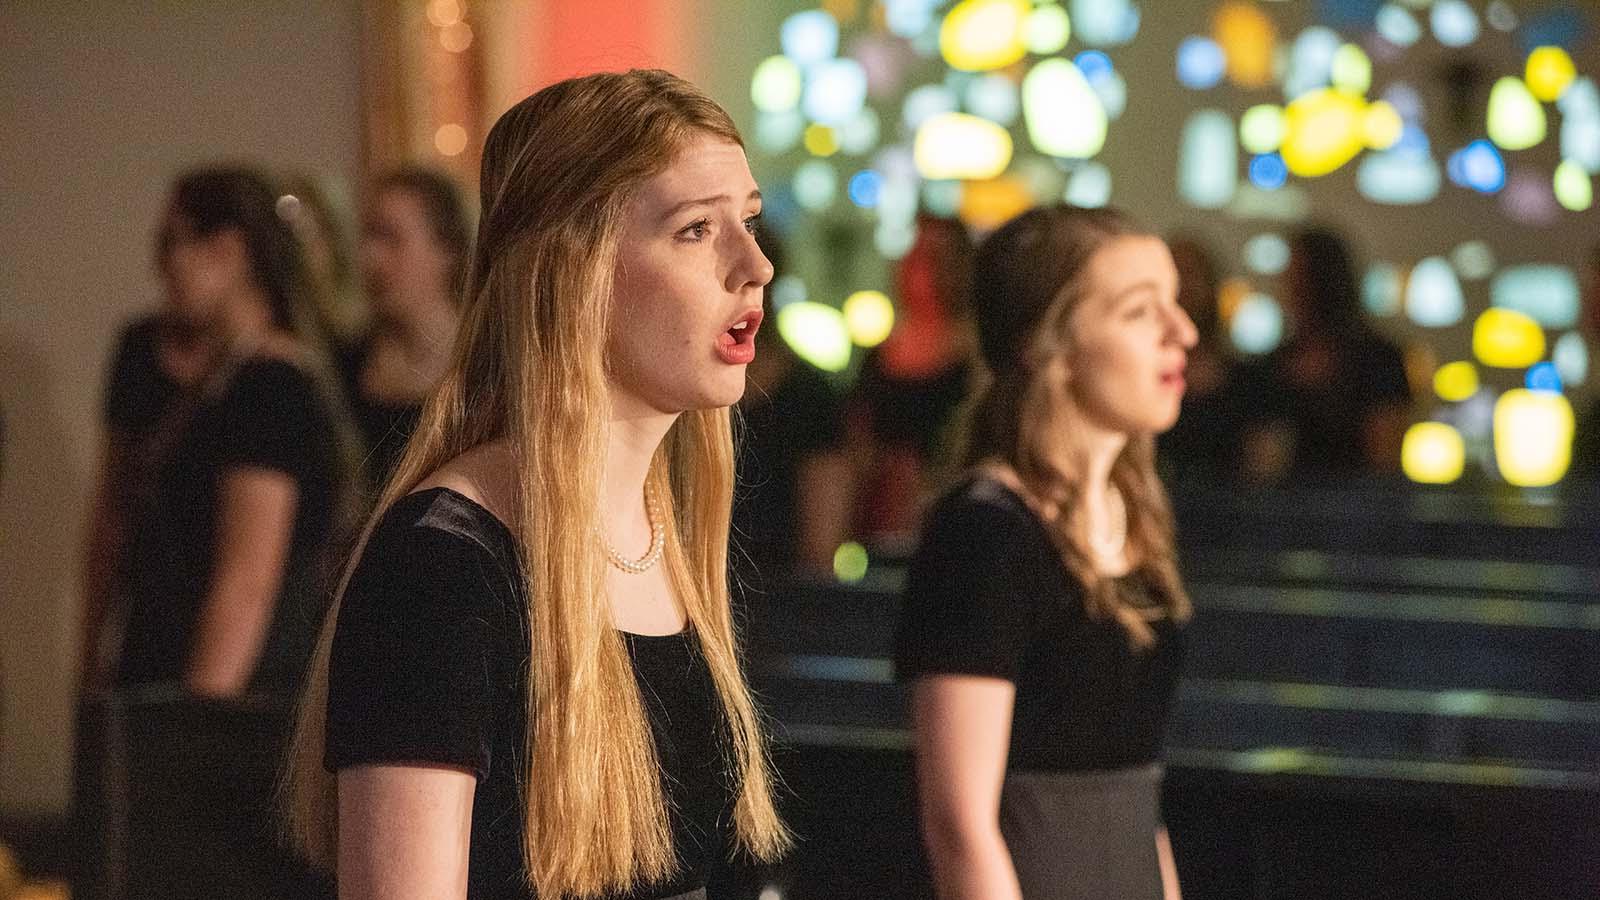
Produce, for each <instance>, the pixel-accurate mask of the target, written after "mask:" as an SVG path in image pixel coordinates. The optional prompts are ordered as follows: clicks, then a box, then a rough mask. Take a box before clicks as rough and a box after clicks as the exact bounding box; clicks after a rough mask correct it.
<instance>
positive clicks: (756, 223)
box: [744, 213, 761, 234]
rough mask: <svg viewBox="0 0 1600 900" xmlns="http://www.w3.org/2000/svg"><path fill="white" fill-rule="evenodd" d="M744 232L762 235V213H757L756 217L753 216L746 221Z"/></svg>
mask: <svg viewBox="0 0 1600 900" xmlns="http://www.w3.org/2000/svg"><path fill="white" fill-rule="evenodd" d="M744 230H745V231H748V232H750V233H751V234H760V233H761V214H760V213H756V214H755V215H753V216H751V217H750V218H748V219H745V220H744Z"/></svg>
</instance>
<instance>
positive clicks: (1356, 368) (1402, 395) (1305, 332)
mask: <svg viewBox="0 0 1600 900" xmlns="http://www.w3.org/2000/svg"><path fill="white" fill-rule="evenodd" d="M1289 248H1290V249H1289V267H1288V270H1287V272H1286V273H1285V285H1284V291H1283V306H1284V319H1285V324H1286V331H1287V334H1288V338H1287V340H1286V341H1285V342H1284V344H1283V345H1282V346H1280V347H1279V348H1278V349H1277V350H1275V351H1273V352H1272V353H1271V354H1269V355H1268V356H1267V357H1266V358H1265V359H1263V360H1260V361H1258V362H1255V363H1252V364H1250V365H1248V366H1245V367H1243V368H1242V369H1241V371H1240V373H1239V376H1240V377H1239V384H1240V388H1239V403H1240V409H1241V410H1242V411H1243V423H1242V431H1241V440H1240V447H1241V451H1240V465H1241V466H1242V472H1241V474H1242V475H1243V476H1244V477H1245V479H1246V480H1248V481H1252V482H1257V483H1277V482H1283V481H1285V480H1293V481H1295V482H1300V483H1303V482H1306V481H1322V480H1327V479H1329V478H1346V477H1350V476H1355V475H1359V474H1363V473H1366V474H1373V473H1381V474H1387V473H1394V472H1398V471H1399V470H1400V445H1401V443H1402V441H1403V440H1404V438H1405V432H1406V427H1407V426H1408V425H1409V424H1410V415H1411V402H1412V398H1411V390H1410V385H1409V384H1408V383H1407V380H1406V372H1405V363H1404V359H1403V358H1402V356H1401V352H1400V350H1399V348H1398V347H1396V346H1395V345H1394V344H1393V343H1391V342H1390V341H1389V340H1388V339H1387V338H1385V337H1383V336H1382V335H1380V334H1379V333H1378V332H1377V331H1376V330H1375V329H1373V328H1372V326H1371V325H1370V324H1368V322H1367V321H1366V319H1365V318H1364V316H1363V313H1362V309H1361V293H1360V284H1359V282H1358V280H1357V277H1356V268H1355V264H1354V262H1353V261H1352V259H1351V257H1350V251H1349V248H1348V247H1347V246H1346V244H1345V241H1344V239H1343V238H1342V237H1340V236H1339V235H1338V234H1337V233H1335V232H1333V231H1332V230H1329V229H1326V228H1308V229H1305V230H1303V231H1300V232H1298V233H1296V234H1295V235H1293V236H1292V237H1291V238H1290V241H1289Z"/></svg>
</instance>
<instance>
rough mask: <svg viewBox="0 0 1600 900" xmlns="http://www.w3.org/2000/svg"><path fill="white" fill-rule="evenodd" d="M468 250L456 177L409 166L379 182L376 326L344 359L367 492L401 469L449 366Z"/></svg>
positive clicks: (368, 269) (373, 238) (370, 262)
mask: <svg viewBox="0 0 1600 900" xmlns="http://www.w3.org/2000/svg"><path fill="white" fill-rule="evenodd" d="M471 243H472V218H471V216H470V215H469V213H468V210H467V205H466V203H465V201H464V200H463V199H462V196H461V190H460V188H458V187H457V186H456V183H455V182H454V181H453V180H451V178H450V177H449V176H447V175H445V174H443V173H442V172H437V171H435V170H432V169H424V168H404V169H397V170H395V171H393V172H390V173H388V174H387V175H384V176H383V177H381V178H379V179H378V180H377V182H376V183H375V184H374V185H373V187H372V193H371V198H370V199H369V201H368V203H367V209H366V213H365V216H364V220H363V223H362V228H361V272H362V277H363V280H364V282H365V284H366V290H367V298H368V302H369V303H370V304H371V307H370V328H369V330H368V331H367V333H366V335H365V337H364V338H363V339H362V340H361V341H360V342H358V343H356V344H355V345H353V346H352V347H351V348H350V349H349V350H348V351H347V352H346V353H345V354H343V356H342V358H341V360H340V370H341V372H342V374H343V376H344V381H345V390H346V393H347V394H348V396H349V398H350V404H351V407H352V411H353V412H354V414H355V418H356V423H357V425H358V426H359V427H360V429H361V433H362V436H363V437H364V438H365V439H366V450H367V457H366V460H365V463H364V465H363V474H364V475H365V477H366V484H367V488H368V490H369V491H377V490H378V489H380V488H381V487H382V485H383V483H384V482H385V481H386V480H387V479H388V477H389V475H390V473H392V472H393V471H394V467H395V463H396V462H397V461H398V460H399V458H400V452H401V451H402V450H404V449H405V446H406V441H407V440H409V439H410V438H411V432H412V431H413V430H415V429H416V426H417V419H418V417H419V416H420V415H421V413H422V403H423V401H424V400H425V399H427V397H428V395H430V394H431V393H433V388H434V386H435V385H437V384H438V382H439V379H440V378H441V377H443V375H444V373H445V370H446V369H448V368H449V366H450V360H451V352H452V350H453V348H454V345H455V336H456V326H457V324H458V321H459V317H460V311H459V304H460V296H461V294H460V287H461V284H462V279H463V278H464V276H465V270H466V265H467V259H468V254H469V252H470V250H471Z"/></svg>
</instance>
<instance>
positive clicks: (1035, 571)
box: [895, 206, 1196, 900]
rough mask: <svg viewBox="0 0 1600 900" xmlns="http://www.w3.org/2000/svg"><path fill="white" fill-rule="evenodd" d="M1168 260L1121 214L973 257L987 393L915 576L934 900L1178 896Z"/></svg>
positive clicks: (908, 599)
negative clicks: (1169, 826)
mask: <svg viewBox="0 0 1600 900" xmlns="http://www.w3.org/2000/svg"><path fill="white" fill-rule="evenodd" d="M1177 296H1178V276H1177V270H1176V269H1175V267H1174V265H1173V262H1172V257H1171V255H1170V253H1169V252H1168V250H1167V247H1166V245H1165V244H1163V243H1162V241H1161V239H1160V238H1159V237H1156V236H1154V235H1153V234H1151V233H1150V232H1148V231H1145V230H1143V229H1141V228H1140V227H1138V226H1137V225H1135V224H1133V223H1132V222H1131V221H1129V220H1128V219H1127V218H1126V217H1125V216H1124V215H1122V214H1121V213H1119V212H1117V211H1115V210H1111V209H1097V210H1086V209H1077V208H1074V207H1070V206H1054V207H1045V208H1039V209H1034V210H1032V211H1030V212H1027V213H1024V214H1022V215H1021V216H1019V217H1018V218H1016V219H1014V220H1012V221H1011V222H1009V223H1007V224H1006V225H1005V226H1003V227H1001V228H1000V229H999V230H998V231H996V232H995V233H994V234H992V235H991V236H989V237H988V238H987V239H986V240H985V241H984V243H983V245H982V246H981V247H980V248H979V249H978V254H977V263H976V271H975V273H974V289H973V297H974V308H975V310H976V318H977V326H978V336H979V341H980V344H981V347H982V354H983V360H984V362H985V363H986V365H987V368H988V370H989V373H990V377H989V380H988V382H987V384H986V385H984V386H983V387H982V388H981V389H980V391H979V392H978V394H977V398H976V403H975V404H974V406H973V407H972V410H971V420H970V423H969V428H970V434H969V440H968V445H967V449H966V454H965V463H966V464H967V466H968V467H969V468H968V472H967V475H966V477H965V478H964V479H963V480H962V481H961V482H960V483H959V484H958V485H957V486H956V487H955V488H954V489H953V490H951V491H950V492H949V493H947V494H946V495H945V496H944V497H943V498H942V499H941V500H939V501H938V503H936V504H935V505H934V507H933V510H932V512H931V514H930V516H929V518H928V521H927V526H926V529H925V531H924V532H923V536H922V542H921V546H920V547H919V548H918V550H917V552H916V556H915V558H914V559H913V561H912V563H911V568H910V571H909V573H908V577H907V583H906V592H905V608H904V613H903V619H902V621H901V625H900V631H899V635H898V638H897V647H896V654H895V675H896V678H897V679H898V680H900V681H902V682H906V683H908V684H910V685H911V686H912V704H911V705H912V720H913V729H914V734H915V740H914V747H915V752H916V770H917V785H918V796H919V798H920V808H921V816H922V831H923V836H924V840H925V842H926V845H927V848H928V856H929V861H930V863H931V864H932V871H933V877H934V884H935V886H936V888H937V894H938V896H939V897H940V898H941V900H979V898H981V900H1008V898H1009V900H1017V898H1026V900H1045V898H1074V900H1079V898H1081V900H1090V898H1093V900H1103V898H1110V897H1115V898H1118V900H1161V898H1163V897H1165V898H1167V900H1175V898H1176V897H1177V896H1178V883H1177V873H1176V869H1175V867H1174V865H1173V861H1172V853H1171V848H1170V846H1169V844H1168V842H1167V839H1166V832H1165V829H1164V827H1163V826H1162V823H1161V817H1160V789H1161V780H1162V769H1161V755H1162V741H1163V733H1164V729H1165V724H1166V720H1167V717H1168V712H1169V710H1170V707H1171V703H1172V697H1173V693H1174V691H1175V689H1176V687H1177V680H1178V674H1179V668H1180V666H1181V663H1182V659H1183V640H1182V636H1183V627H1184V623H1185V622H1186V620H1187V619H1188V617H1189V600H1188V596H1187V594H1186V593H1185V591H1184V589H1183V586H1182V584H1181V583H1180V582H1179V579H1178V573H1177V564H1176V560H1175V551H1174V536H1173V525H1172V514H1171V511H1170V509H1169V507H1168V504H1167V498H1166V493H1165V491H1164V490H1163V488H1162V485H1161V481H1160V479H1159V478H1158V477H1157V475H1156V469H1155V448H1154V443H1155V442H1154V437H1155V435H1156V434H1158V433H1160V432H1161V431H1163V430H1165V429H1167V428H1169V427H1171V426H1172V423H1173V422H1174V421H1176V420H1177V417H1178V410H1179V406H1180V403H1181V400H1182V397H1183V386H1184V379H1183V372H1184V359H1185V356H1186V354H1187V351H1188V350H1189V348H1191V347H1193V346H1194V344H1195V340H1196V334H1195V328H1194V325H1193V323H1191V322H1190V321H1189V317H1188V314H1187V313H1185V312H1184V311H1183V308H1182V307H1180V306H1179V305H1178V302H1177Z"/></svg>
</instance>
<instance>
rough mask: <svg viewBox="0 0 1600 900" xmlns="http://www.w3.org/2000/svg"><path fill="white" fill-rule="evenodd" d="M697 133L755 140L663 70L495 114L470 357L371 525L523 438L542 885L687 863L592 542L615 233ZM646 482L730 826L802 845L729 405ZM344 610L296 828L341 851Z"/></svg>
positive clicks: (308, 731) (469, 295)
mask: <svg viewBox="0 0 1600 900" xmlns="http://www.w3.org/2000/svg"><path fill="white" fill-rule="evenodd" d="M700 134H710V135H713V136H715V137H718V138H722V139H726V140H728V141H731V142H734V143H742V142H741V141H740V137H739V133H738V131H737V129H736V128H735V126H734V124H733V122H732V120H731V119H729V117H728V115H727V113H726V112H724V111H723V110H722V108H721V107H719V106H717V104H716V103H714V102H713V101H712V100H710V99H709V98H707V97H706V96H705V95H704V94H702V93H701V92H700V91H699V90H697V89H696V88H695V87H693V86H692V85H690V84H688V83H687V82H685V81H682V80H680V79H678V78H676V77H674V76H673V75H670V74H668V73H666V72H661V71H653V70H651V71H644V70H635V71H630V72H627V73H624V74H609V73H608V74H599V75H590V76H586V77H583V78H575V79H572V80H569V81H563V82H560V83H558V84H554V85H551V86H550V87H547V88H545V89H543V90H541V91H539V92H538V93H535V94H534V95H532V96H530V97H528V98H527V99H525V100H523V101H522V102H520V103H518V104H517V105H516V106H514V107H512V108H511V109H510V110H509V111H507V112H506V113H505V115H503V116H501V117H500V120H499V121H498V122H496V123H495V126H494V128H493V129H491V131H490V132H489V136H488V138H487V141H486V144H485V147H484V153H483V169H482V179H481V185H482V188H481V189H482V200H483V214H482V218H481V220H480V222H479V227H478V237H477V242H476V246H475V249H474V254H473V260H472V265H471V271H470V274H469V276H468V279H467V285H466V291H465V302H464V306H463V318H462V324H461V331H460V334H459V337H458V339H457V346H456V351H455V360H454V364H453V365H452V367H451V369H450V372H449V373H448V374H447V375H446V376H445V378H444V380H443V382H442V383H441V384H440V385H439V387H438V389H437V391H436V392H435V393H434V395H433V396H432V398H431V399H430V400H429V401H428V402H427V404H426V406H425V407H424V410H423V413H422V417H421V421H420V422H419V424H418V426H417V429H416V432H415V433H414V435H413V437H412V438H411V441H410V443H409V444H408V445H407V447H406V450H405V453H404V455H403V456H402V458H401V460H400V463H399V465H398V467H397V469H396V471H395V474H394V475H393V477H392V478H391V479H390V481H389V483H388V485H387V486H386V487H385V489H384V490H383V492H382V494H381V496H380V498H379V502H378V506H377V511H376V512H375V513H374V515H373V518H372V520H371V522H369V523H368V526H367V528H368V532H367V533H368V534H370V533H371V528H372V526H373V523H375V522H376V521H377V519H378V518H379V517H381V516H382V514H383V512H384V511H385V510H386V509H388V508H389V506H391V505H392V504H393V503H394V502H395V501H396V500H398V499H399V498H401V497H402V496H404V495H405V494H407V493H409V492H410V491H411V490H412V489H414V487H415V486H416V485H417V484H418V483H419V482H420V481H421V480H422V479H423V478H425V477H426V476H427V475H428V474H429V473H431V472H433V471H434V470H436V469H438V468H439V467H440V466H441V465H443V464H444V463H445V462H446V461H448V460H450V459H452V458H454V457H456V456H458V455H460V454H461V453H463V452H464V451H466V450H468V449H469V448H472V447H475V446H477V445H479V444H483V443H485V442H487V441H490V440H495V439H500V438H504V439H506V440H507V441H508V444H509V446H510V449H511V452H512V456H513V458H514V459H515V460H516V461H517V463H518V469H517V473H516V477H517V484H518V488H519V490H518V491H517V500H516V503H515V504H514V506H515V508H514V513H515V519H516V521H515V522H514V523H511V524H512V525H513V530H514V531H515V533H516V535H517V540H518V543H519V548H520V550H521V560H522V565H523V567H524V571H523V573H522V575H523V578H524V580H525V588H526V595H527V597H528V607H529V609H528V625H529V629H528V630H529V633H530V636H531V647H530V652H531V655H532V656H531V660H532V661H531V667H530V669H529V681H528V694H527V713H528V716H527V721H528V732H527V735H526V739H527V742H528V746H529V747H530V748H531V751H532V752H531V753H529V754H527V757H526V758H527V763H526V767H525V770H524V771H523V772H522V773H521V783H522V792H523V797H524V799H525V816H524V824H525V843H524V846H523V855H524V862H525V863H526V866H527V870H528V874H529V878H530V881H531V882H532V885H531V886H532V887H533V888H534V889H535V890H536V891H537V892H538V893H539V895H540V896H545V897H562V896H592V895H596V894H601V893H603V892H607V891H619V890H625V889H627V888H628V887H630V886H632V885H636V884H641V883H648V882H651V881H655V880H658V879H661V878H664V877H667V876H669V875H670V874H671V873H672V872H673V871H674V869H675V868H676V865H677V863H676V857H675V853H674V848H673V846H672V836H671V830H670V828H669V827H668V820H667V807H666V801H665V797H664V795H663V793H662V786H661V773H660V766H659V759H658V756H657V752H656V747H655V745H654V741H653V739H652V736H651V732H650V729H649V725H648V721H647V719H646V717H645V712H644V707H643V703H642V700H641V698H640V696H639V691H638V687H637V683H636V682H635V680H634V676H633V669H632V665H631V663H630V660H629V657H628V653H627V649H626V647H625V645H624V643H623V638H622V636H621V634H620V632H618V631H617V630H616V629H615V628H614V627H613V626H612V624H611V620H610V614H609V607H608V604H607V603H606V600H605V597H606V591H605V565H606V563H605V557H604V555H603V551H602V550H601V549H600V548H599V545H598V543H597V542H596V540H595V538H594V535H595V533H596V526H597V524H598V522H599V505H600V499H599V497H600V494H599V486H600V484H601V481H602V475H603V471H604V460H605V450H606V427H607V426H606V423H607V421H608V419H609V416H608V396H609V395H608V389H607V378H606V371H605V367H604V363H603V360H604V355H603V348H604V346H605V342H606V341H605V339H606V335H607V333H608V329H609V327H610V324H611V323H610V306H611V292H612V286H613V276H614V271H615V268H616V264H617V261H618V260H617V254H618V242H619V240H620V237H621V234H622V231H623V229H624V226H625V217H626V215H627V212H628V209H629V205H630V202H631V200H632V199H633V197H634V196H635V195H636V193H637V191H638V190H639V188H640V187H641V186H642V184H643V183H644V182H645V181H646V180H647V179H649V178H650V177H651V176H653V175H654V174H656V173H658V172H660V171H662V170H663V169H665V168H666V167H667V166H668V165H669V164H670V163H671V162H672V161H673V159H674V158H675V157H676V155H677V154H678V152H679V151H680V149H681V148H682V147H684V146H685V145H686V143H687V142H688V141H689V140H690V139H691V138H692V137H694V136H696V135H700ZM647 478H648V480H649V483H650V487H651V488H652V490H654V491H655V492H656V495H657V496H660V497H664V498H670V501H671V508H672V510H673V515H672V516H669V517H668V519H669V522H668V527H667V543H666V553H665V556H664V558H663V559H664V564H665V565H666V567H667V572H668V575H669V577H670V579H671V582H672V585H673V587H674V588H675V589H676V590H677V592H678V593H679V596H680V597H682V599H683V602H684V606H685V607H686V608H687V611H688V617H689V621H690V623H691V625H692V627H693V631H694V634H695V636H696V638H697V639H698V642H699V645H700V649H701V652H702V653H703V655H704V657H705V659H706V662H707V664H708V666H709V668H710V670H711V675H712V679H713V681H714V683H715V685H716V689H717V694H718V697H719V699H720V701H721V706H722V709H723V712H724V714H725V718H726V720H727V725H728V728H727V732H728V734H729V737H730V740H729V742H728V744H727V746H725V747H724V748H723V750H724V755H725V759H726V766H727V768H728V771H729V772H730V774H731V776H732V777H733V778H734V779H735V785H736V790H737V802H736V805H735V813H734V831H735V841H736V843H737V845H738V846H739V848H741V849H743V850H745V851H747V852H749V853H750V854H752V855H753V856H755V857H757V858H759V859H771V858H774V857H776V856H777V855H778V854H779V853H780V852H782V850H783V849H784V848H785V847H786V846H787V845H788V842H789V838H788V834H787V832H786V830H785V829H784V827H783V825H782V823H781V822H780V821H779V819H778V816H777V813H776V811H775V809H774V804H773V800H772V774H771V771H770V767H769V763H768V760H767V754H766V747H765V741H764V738H763V735H762V731H761V728H760V723H759V721H758V716H757V713H756V711H755V709H754V706H753V704H752V702H751V699H750V692H749V689H748V687H747V686H746V684H745V681H744V677H743V675H742V673H741V671H740V667H739V663H738V659H737V653H736V639H735V634H734V626H733V622H732V616H731V612H730V607H729V600H728V583H727V551H728V529H729V515H730V508H731V504H732V493H733V444H732V436H731V431H730V422H729V412H728V410H726V409H714V410H699V411H693V412H688V413H684V414H682V415H681V416H679V417H678V419H677V421H676V422H675V423H674V424H673V426H672V428H671V430H670V431H669V432H668V434H667V436H666V438H665V440H664V441H663V442H662V444H661V446H660V448H659V449H658V450H657V452H656V454H655V457H654V459H653V460H652V462H651V466H650V471H649V474H648V475H647ZM363 542H364V539H363ZM358 556H359V554H358ZM345 577H346V580H347V581H348V578H349V571H348V570H347V571H346V575H345ZM341 593H342V588H341ZM337 611H338V604H337V602H336V603H335V605H334V610H333V612H332V613H330V616H329V619H328V623H327V624H326V625H325V627H324V633H323V637H322V641H321V645H320V647H319V649H318V653H317V657H316V660H315V663H314V666H313V669H312V671H311V674H310V676H309V677H308V687H307V690H306V693H305V696H304V698H303V699H302V705H301V708H300V721H299V728H298V731H297V734H296V737H295V743H294V749H293V755H292V758H291V761H290V765H291V773H290V778H289V779H288V782H287V790H288V794H289V797H288V801H289V805H290V807H291V811H292V814H291V822H292V828H293V831H294V835H295V837H296V838H297V839H298V841H299V843H300V844H301V846H302V847H303V848H304V849H305V850H306V851H307V852H308V853H310V854H311V855H312V856H313V858H316V859H320V860H323V861H326V862H331V861H332V858H333V848H334V847H335V846H336V841H337V832H336V829H337V803H336V796H335V789H336V780H335V778H334V777H333V776H331V775H329V774H328V773H326V772H325V771H324V770H323V768H322V755H323V749H324V745H325V738H326V735H325V727H326V718H325V717H326V705H327V696H328V657H329V653H330V648H331V645H332V634H333V621H334V617H335V616H336V615H337Z"/></svg>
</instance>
